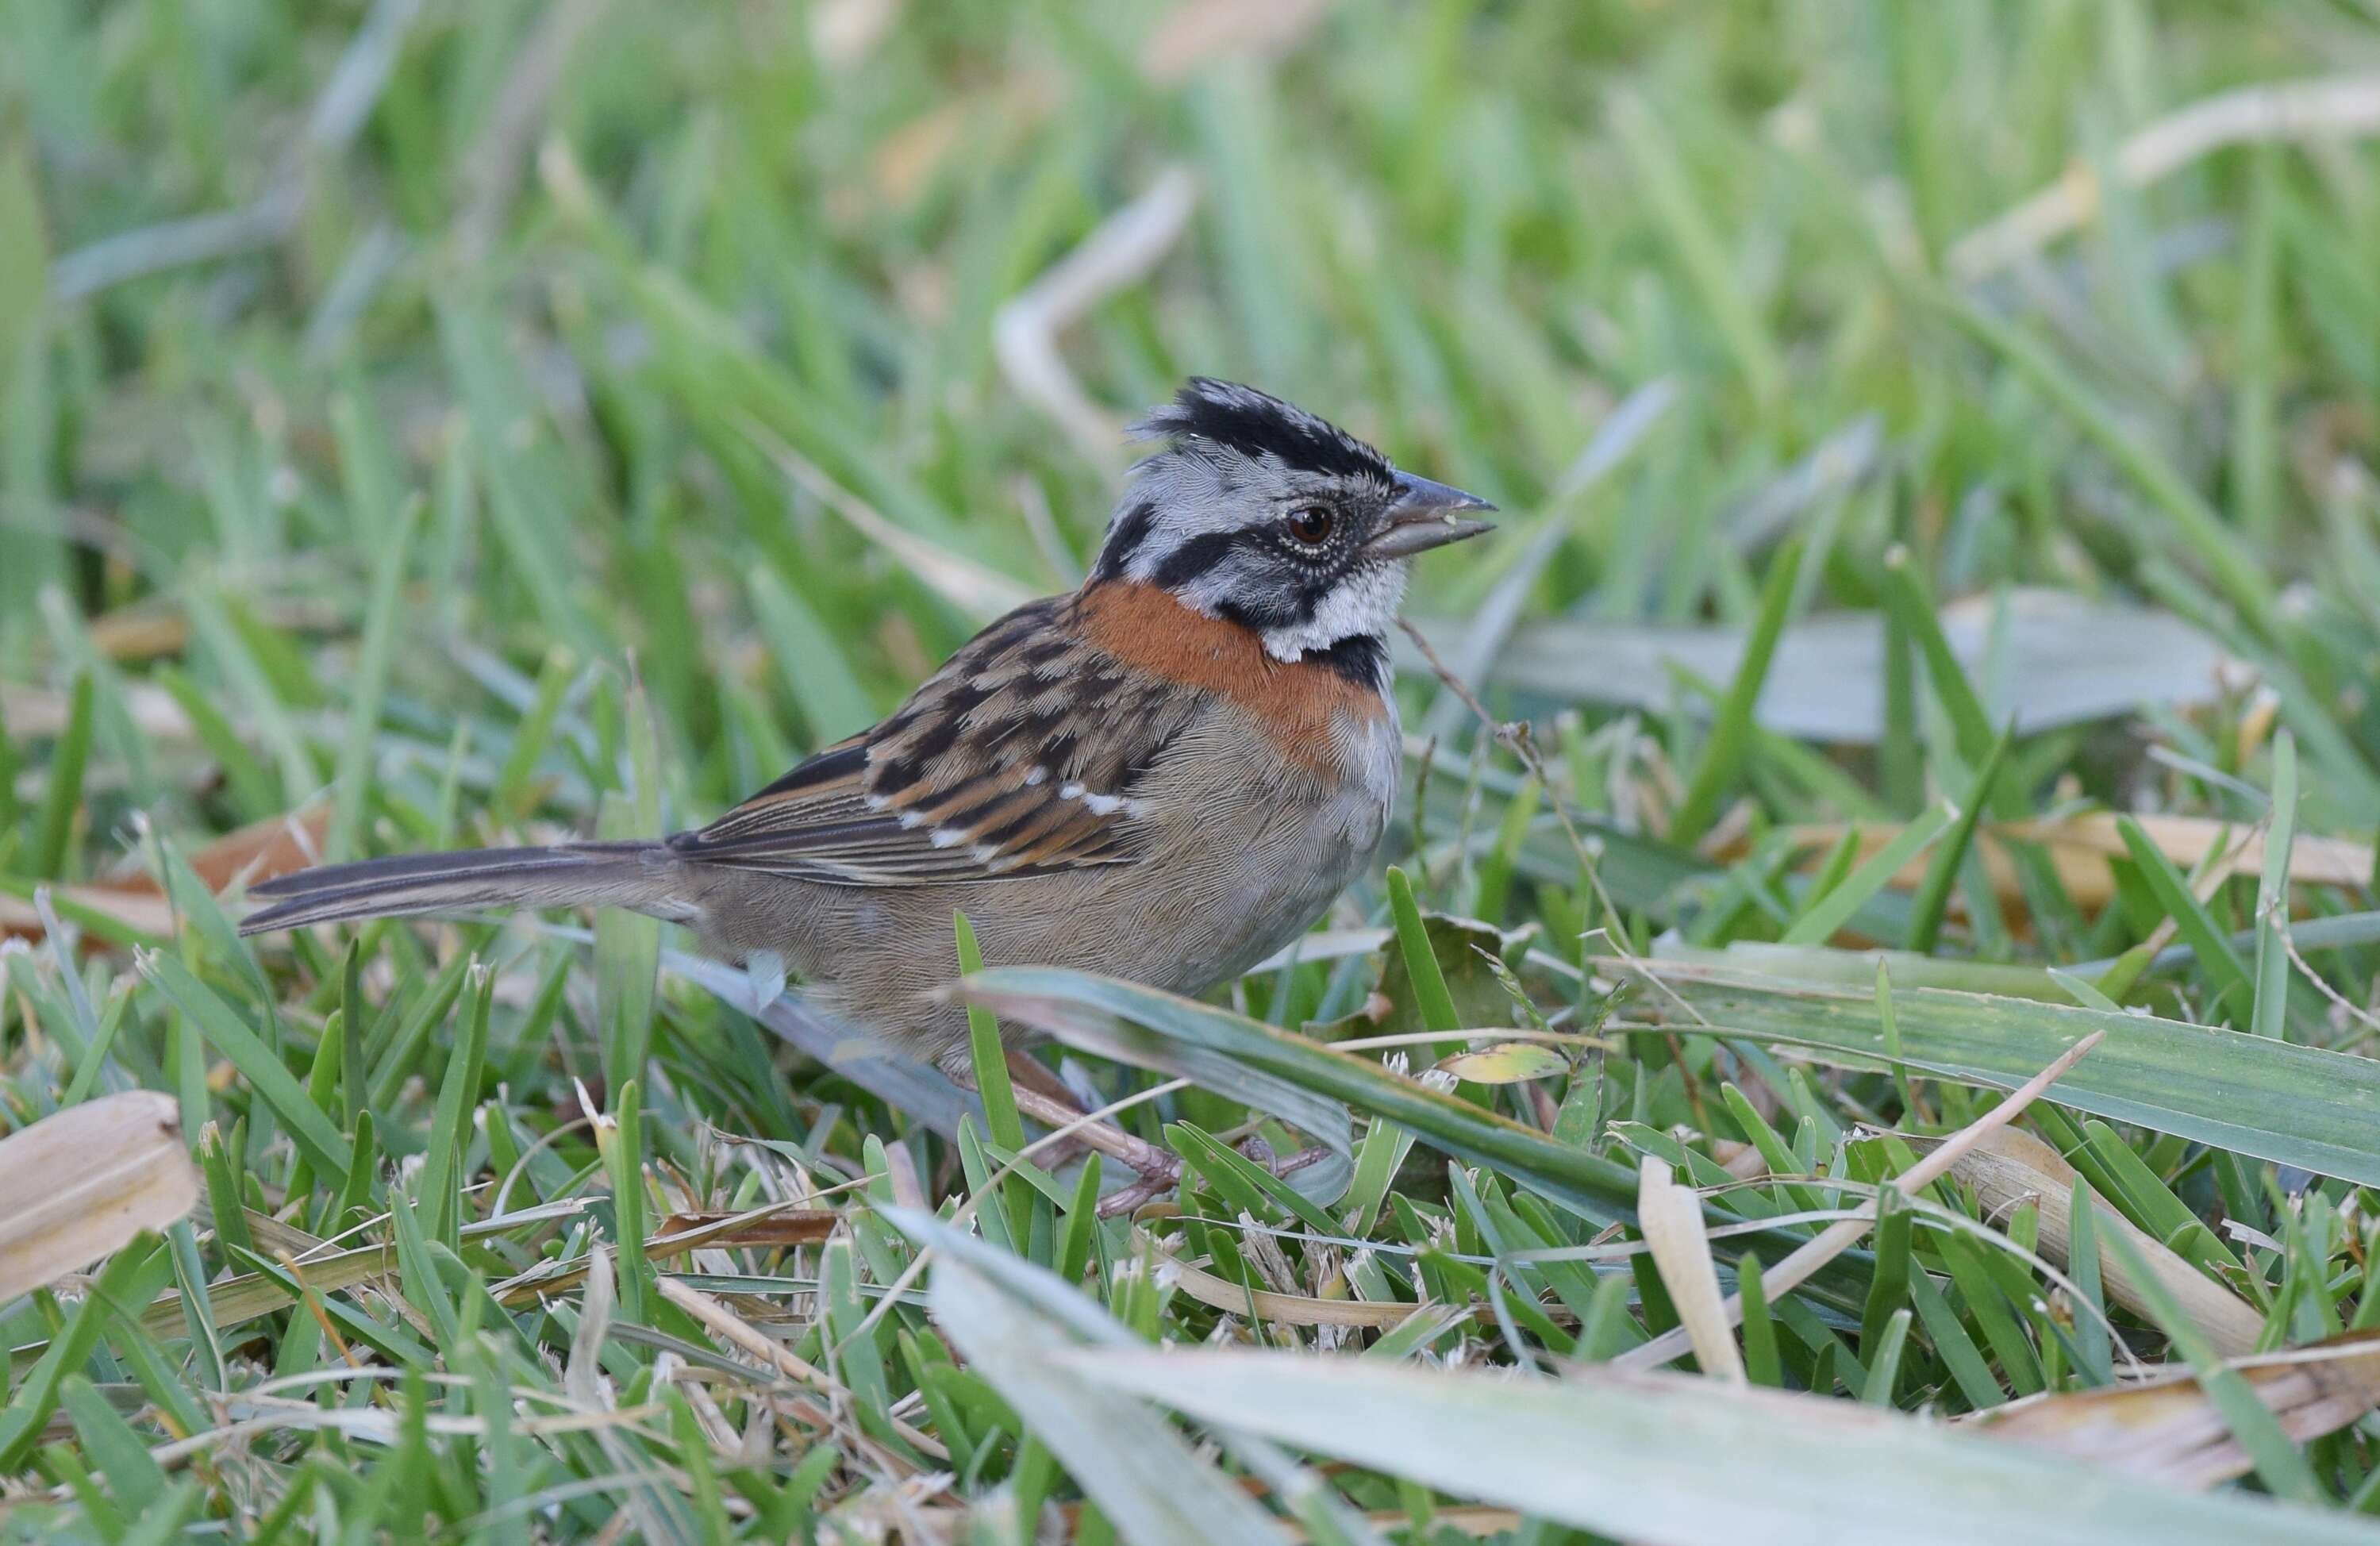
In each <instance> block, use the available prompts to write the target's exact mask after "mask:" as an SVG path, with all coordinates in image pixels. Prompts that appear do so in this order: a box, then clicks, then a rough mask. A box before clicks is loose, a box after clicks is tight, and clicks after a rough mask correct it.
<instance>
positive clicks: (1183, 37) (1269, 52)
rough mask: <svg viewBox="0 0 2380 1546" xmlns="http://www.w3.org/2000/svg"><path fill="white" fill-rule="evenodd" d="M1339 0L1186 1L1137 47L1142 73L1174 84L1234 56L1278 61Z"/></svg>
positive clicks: (1161, 84) (1171, 12) (1153, 78)
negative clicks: (1207, 66) (1201, 69)
mask: <svg viewBox="0 0 2380 1546" xmlns="http://www.w3.org/2000/svg"><path fill="white" fill-rule="evenodd" d="M1335 4H1337V0H1186V3H1185V4H1183V5H1179V6H1174V7H1173V8H1172V10H1170V11H1168V12H1166V13H1165V19H1164V20H1162V21H1160V22H1159V23H1158V25H1157V27H1156V29H1155V30H1152V31H1151V32H1150V33H1149V34H1148V41H1147V43H1145V44H1143V45H1142V46H1141V50H1140V73H1141V74H1143V75H1145V76H1147V78H1148V79H1149V80H1151V81H1152V82H1154V83H1155V84H1157V85H1160V86H1176V85H1180V84H1181V83H1182V82H1183V81H1184V80H1187V79H1190V77H1192V76H1193V75H1195V74H1196V73H1197V72H1198V71H1199V69H1200V68H1202V67H1205V66H1206V65H1208V64H1209V63H1211V62H1213V61H1215V60H1218V59H1223V58H1228V57H1231V56H1233V55H1255V56H1257V57H1260V58H1265V59H1278V58H1280V57H1281V56H1282V55H1286V54H1288V53H1289V52H1290V51H1291V50H1292V49H1293V48H1295V47H1296V46H1297V45H1298V44H1299V43H1302V42H1304V41H1305V37H1306V35H1307V34H1308V33H1310V32H1312V31H1313V30H1314V29H1315V27H1316V26H1317V25H1318V23H1320V21H1321V20H1322V18H1323V17H1324V16H1326V15H1328V14H1329V13H1330V9H1331V7H1332V6H1334V5H1335Z"/></svg>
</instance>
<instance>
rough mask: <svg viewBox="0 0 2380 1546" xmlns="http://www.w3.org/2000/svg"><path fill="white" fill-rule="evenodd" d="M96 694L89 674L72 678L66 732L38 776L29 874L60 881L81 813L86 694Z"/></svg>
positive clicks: (86, 757)
mask: <svg viewBox="0 0 2380 1546" xmlns="http://www.w3.org/2000/svg"><path fill="white" fill-rule="evenodd" d="M94 690H96V689H95V687H94V684H93V682H92V679H91V673H90V672H89V671H78V672H76V673H75V679H74V689H73V691H72V693H71V694H70V695H69V698H68V703H69V707H68V709H67V724H66V729H65V730H64V731H62V732H61V733H60V734H59V736H58V738H57V741H56V742H55V744H54V745H53V746H52V747H51V748H50V765H49V769H48V771H47V772H46V773H44V774H43V778H42V804H41V809H40V810H39V812H38V813H37V814H36V815H35V816H34V818H33V846H32V851H31V853H30V856H29V857H30V859H31V862H32V867H33V873H34V874H35V875H38V876H42V877H43V878H46V879H63V878H65V876H66V873H67V857H68V856H69V855H70V854H71V853H72V852H73V847H74V819H75V812H76V811H77V810H80V809H82V779H83V770H84V768H85V767H86V766H87V765H88V763H89V762H90V760H91V695H92V693H93V691H94Z"/></svg>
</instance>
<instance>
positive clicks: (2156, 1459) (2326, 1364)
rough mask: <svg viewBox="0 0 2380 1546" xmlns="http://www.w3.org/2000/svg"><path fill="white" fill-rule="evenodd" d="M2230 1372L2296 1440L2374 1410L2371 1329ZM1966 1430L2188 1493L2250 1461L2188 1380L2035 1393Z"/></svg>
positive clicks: (2376, 1389)
mask: <svg viewBox="0 0 2380 1546" xmlns="http://www.w3.org/2000/svg"><path fill="white" fill-rule="evenodd" d="M2043 1222H2044V1224H2045V1226H2046V1223H2047V1217H2046V1210H2045V1213H2044V1220H2043ZM2045 1233H2046V1227H2045ZM2232 1367H2233V1368H2235V1369H2239V1370H2240V1374H2241V1375H2243V1376H2244V1377H2245V1378H2246V1379H2247V1382H2248V1383H2249V1385H2250V1387H2251V1388H2253V1390H2254V1391H2255V1393H2256V1396H2257V1399H2258V1400H2260V1401H2262V1402H2264V1404H2265V1406H2269V1407H2270V1408H2272V1411H2273V1415H2274V1416H2275V1417H2276V1418H2278V1419H2279V1420H2280V1424H2281V1428H2282V1430H2284V1431H2285V1432H2287V1433H2288V1434H2289V1437H2290V1438H2291V1439H2293V1440H2295V1441H2297V1442H2298V1443H2308V1442H2309V1441H2312V1440H2314V1439H2318V1438H2321V1437H2322V1436H2323V1435H2324V1434H2325V1433H2335V1432H2337V1431H2338V1430H2340V1429H2342V1428H2345V1427H2346V1426H2347V1425H2348V1424H2350V1423H2351V1422H2354V1421H2356V1420H2357V1419H2358V1418H2362V1416H2363V1415H2364V1414H2365V1413H2366V1412H2369V1411H2371V1410H2372V1409H2373V1408H2374V1406H2380V1332H2349V1333H2346V1334H2345V1335H2343V1336H2336V1337H2331V1338H2329V1339H2327V1340H2325V1341H2323V1342H2318V1343H2315V1344H2314V1345H2312V1346H2308V1347H2300V1348H2294V1349H2292V1350H2290V1351H2289V1352H2284V1353H2269V1354H2266V1355H2265V1356H2263V1357H2254V1358H2244V1359H2240V1360H2239V1361H2238V1362H2236V1363H2234V1364H2233V1366H2232ZM1975 1426H1976V1427H1977V1429H1978V1430H1980V1431H1982V1432H1985V1433H1988V1434H1991V1435H1992V1436H1993V1437H1995V1438H1999V1439H2007V1440H2010V1441H2012V1442H2014V1443H2022V1444H2030V1445H2032V1446H2034V1447H2035V1448H2038V1449H2045V1450H2049V1451H2051V1452H2053V1453H2055V1454H2058V1455H2064V1456H2066V1457H2067V1458H2069V1459H2074V1460H2088V1461H2091V1462H2093V1463H2094V1464H2096V1465H2101V1466H2107V1467H2111V1468H2112V1469H2115V1470H2119V1471H2124V1472H2128V1473H2130V1474H2131V1475H2133V1476H2137V1477H2141V1478H2143V1479H2147V1480H2151V1481H2156V1482H2161V1483H2163V1484H2165V1485H2167V1486H2168V1487H2177V1488H2187V1489H2190V1490H2192V1491H2204V1490H2205V1489H2207V1488H2210V1487H2214V1486H2216V1485H2217V1484H2219V1483H2222V1482H2226V1481H2228V1480H2230V1479H2232V1478H2234V1477H2239V1476H2245V1475H2246V1474H2247V1473H2248V1471H2249V1470H2250V1469H2251V1468H2252V1467H2253V1461H2251V1460H2250V1458H2249V1456H2248V1452H2247V1451H2246V1450H2244V1449H2242V1448H2241V1447H2240V1443H2239V1441H2237V1440H2236V1439H2234V1438H2233V1437H2232V1436H2231V1426H2230V1424H2229V1423H2228V1422H2227V1421H2225V1420H2224V1417H2223V1414H2222V1413H2221V1412H2220V1411H2218V1410H2216V1406H2215V1403H2214V1402H2212V1401H2210V1400H2209V1399H2207V1396H2206V1393H2205V1391H2204V1389H2202V1388H2201V1386H2200V1384H2199V1382H2198V1381H2197V1380H2196V1379H2194V1378H2181V1379H2175V1380H2167V1381H2160V1382H2156V1383H2155V1384H2148V1385H2134V1386H2130V1387H2125V1388H2119V1389H2114V1390H2098V1391H2084V1392H2080V1393H2077V1394H2072V1395H2052V1396H2042V1397H2036V1398H2034V1400H2031V1401H2027V1402H2020V1403H2018V1404H2016V1405H2013V1406H2004V1407H2001V1408H1999V1409H1998V1410H1996V1411H1994V1412H1991V1413H1989V1414H1987V1415H1986V1416H1985V1417H1983V1418H1980V1419H1979V1420H1978V1421H1977V1423H1976V1425H1975Z"/></svg>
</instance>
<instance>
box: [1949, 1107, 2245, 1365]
mask: <svg viewBox="0 0 2380 1546" xmlns="http://www.w3.org/2000/svg"><path fill="white" fill-rule="evenodd" d="M1950 1174H1951V1175H1955V1176H1957V1177H1958V1178H1959V1179H1960V1180H1961V1181H1964V1182H1965V1183H1967V1185H1969V1186H1971V1187H1973V1188H1974V1189H1975V1196H1976V1197H1977V1199H1979V1200H1981V1202H1982V1203H1983V1206H1984V1215H1985V1217H1986V1218H1989V1217H1992V1216H1994V1215H1998V1214H2005V1213H2007V1212H2008V1211H2011V1210H2013V1209H2014V1208H2015V1207H2016V1206H2017V1205H2018V1204H2019V1203H2022V1202H2027V1201H2030V1202H2034V1203H2037V1204H2038V1205H2039V1206H2040V1210H2041V1214H2040V1217H2041V1238H2040V1250H2041V1254H2042V1255H2043V1256H2045V1257H2046V1258H2048V1259H2049V1260H2051V1261H2052V1262H2055V1263H2056V1264H2057V1265H2058V1266H2060V1267H2064V1266H2065V1265H2066V1264H2067V1249H2068V1246H2069V1243H2070V1240H2071V1239H2072V1229H2073V1206H2072V1205H2073V1196H2074V1191H2073V1188H2074V1167H2073V1166H2071V1165H2070V1164H2068V1163H2066V1161H2065V1159H2064V1157H2063V1156H2061V1155H2060V1154H2059V1153H2058V1150H2055V1149H2052V1148H2051V1147H2050V1146H2049V1145H2047V1144H2046V1143H2044V1142H2042V1141H2041V1139H2039V1138H2035V1137H2034V1136H2033V1135H2032V1134H2031V1133H2026V1132H2020V1131H2018V1130H2017V1129H2016V1128H2014V1127H2006V1128H2002V1129H2001V1130H2000V1131H1998V1132H1997V1133H1994V1134H1992V1135H1991V1136H1990V1137H1988V1138H1985V1139H1984V1140H1983V1142H1981V1143H1979V1144H1977V1145H1976V1146H1975V1148H1974V1149H1973V1150H1972V1151H1971V1152H1969V1153H1968V1154H1966V1155H1965V1156H1963V1157H1961V1159H1960V1160H1959V1161H1958V1162H1957V1163H1954V1164H1953V1165H1951V1167H1950ZM2093 1227H2094V1228H2095V1230H2097V1231H2098V1232H2099V1238H2100V1239H2101V1240H2102V1242H2104V1241H2105V1239H2106V1237H2107V1235H2108V1234H2109V1233H2111V1232H2113V1233H2120V1234H2121V1235H2122V1236H2124V1238H2125V1239H2127V1240H2129V1241H2131V1246H2132V1248H2133V1250H2135V1251H2137V1252H2138V1253H2139V1254H2140V1257H2141V1260H2143V1261H2144V1262H2146V1263H2147V1264H2148V1267H2149V1270H2150V1271H2151V1272H2155V1274H2156V1277H2157V1280H2158V1281H2159V1282H2160V1283H2162V1284H2165V1286H2166V1290H2167V1291H2168V1293H2170V1294H2171V1295H2172V1296H2174V1297H2175V1298H2176V1299H2177V1300H2179V1301H2180V1304H2181V1307H2182V1309H2184V1310H2185V1311H2187V1312H2188V1313H2189V1316H2190V1318H2191V1319H2192V1321H2196V1322H2197V1323H2198V1326H2199V1328H2200V1329H2201V1330H2202V1331H2204V1333H2206V1336H2207V1339H2208V1340H2209V1341H2211V1342H2213V1343H2214V1344H2215V1346H2216V1351H2218V1352H2220V1353H2222V1354H2223V1355H2224V1356H2225V1357H2238V1356H2239V1355H2240V1354H2243V1353H2247V1352H2251V1351H2253V1349H2254V1348H2255V1345H2256V1340H2257V1338H2258V1336H2259V1335H2260V1334H2261V1333H2263V1331H2264V1326H2265V1318H2264V1317H2263V1316H2261V1315H2259V1314H2257V1313H2256V1311H2255V1310H2254V1309H2253V1308H2252V1307H2251V1306H2250V1305H2249V1304H2248V1302H2247V1301H2246V1300H2244V1299H2242V1298H2240V1296H2238V1295H2236V1294H2233V1293H2232V1292H2231V1291H2230V1290H2229V1289H2228V1288H2226V1287H2224V1286H2223V1285H2222V1284H2219V1283H2216V1281H2215V1280H2214V1279H2212V1278H2210V1277H2208V1276H2207V1275H2206V1274H2205V1273H2204V1272H2200V1271H2199V1270H2198V1269H2197V1268H2195V1267H2193V1266H2192V1265H2191V1264H2190V1263H2189V1262H2187V1261H2185V1260H2182V1259H2181V1258H2180V1256H2179V1255H2177V1254H2175V1253H2174V1252H2173V1251H2171V1250H2169V1249H2168V1248H2166V1247H2165V1246H2164V1245H2163V1244H2162V1243H2160V1242H2159V1241H2157V1240H2156V1239H2155V1238H2153V1237H2152V1236H2149V1235H2147V1234H2145V1233H2143V1231H2141V1230H2140V1229H2137V1228H2135V1227H2134V1226H2133V1225H2132V1223H2131V1221H2129V1220H2127V1219H2126V1218H2125V1217H2124V1216H2123V1215H2122V1214H2120V1213H2119V1212H2117V1211H2115V1210H2114V1209H2113V1208H2110V1207H2108V1206H2107V1204H2106V1203H2105V1202H2101V1203H2100V1204H2099V1205H2098V1209H2097V1211H2096V1213H2095V1216H2094V1218H2093ZM2099 1278H2100V1281H2101V1282H2102V1283H2103V1284H2106V1286H2107V1296H2108V1297H2110V1298H2112V1299H2114V1300H2115V1301H2116V1302H2117V1303H2118V1304H2119V1305H2122V1306H2123V1307H2124V1308H2125V1309H2130V1310H2132V1311H2134V1312H2135V1313H2138V1314H2142V1315H2146V1314H2147V1313H2148V1305H2147V1303H2146V1301H2145V1300H2144V1299H2143V1297H2142V1295H2141V1291H2140V1286H2139V1284H2136V1283H2135V1282H2134V1281H2133V1280H2132V1277H2131V1272H2130V1270H2129V1269H2128V1268H2127V1267H2126V1266H2125V1264H2124V1262H2123V1260H2121V1259H2120V1258H2119V1257H2118V1256H2116V1255H2115V1254H2114V1253H2113V1252H2111V1251H2109V1250H2108V1249H2107V1246H2106V1245H2105V1244H2104V1243H2103V1244H2102V1245H2101V1246H2100V1248H2099Z"/></svg>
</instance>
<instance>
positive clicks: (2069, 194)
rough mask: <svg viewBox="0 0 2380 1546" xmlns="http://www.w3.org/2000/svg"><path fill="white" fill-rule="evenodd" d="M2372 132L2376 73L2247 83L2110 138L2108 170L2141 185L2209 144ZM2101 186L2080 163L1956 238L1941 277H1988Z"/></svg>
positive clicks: (2081, 217)
mask: <svg viewBox="0 0 2380 1546" xmlns="http://www.w3.org/2000/svg"><path fill="white" fill-rule="evenodd" d="M2374 132H2380V75H2351V76H2343V77H2340V78H2339V79H2334V80H2289V81H2277V82H2273V83H2269V84H2263V85H2255V86H2246V87H2242V88H2240V90H2238V91H2225V92H2223V93H2222V94H2221V95H2219V96H2212V97H2208V98H2206V99H2205V100H2204V101H2201V102H2194V103H2191V104H2190V105H2189V106H2187V107H2185V108H2183V109H2181V110H2180V112H2178V113H2171V114H2168V115H2167V116H2165V117H2162V118H2159V119H2158V120H2156V122H2155V123H2153V124H2151V125H2149V126H2148V127H2147V128H2143V129H2142V130H2141V131H2140V132H2139V133H2138V134H2135V135H2133V136H2131V138H2130V139H2128V140H2125V141H2124V142H2123V143H2122V144H2121V145H2119V146H2117V147H2116V153H2115V155H2114V156H2113V157H2112V163H2113V166H2114V170H2115V174H2116V177H2117V178H2118V179H2119V181H2121V182H2122V183H2124V184H2125V185H2126V186H2128V187H2131V188H2140V187H2143V186H2145V185H2147V184H2149V183H2153V182H2155V181H2156V180H2157V179H2158V178H2160V177H2166V176H2168V175H2169V174H2171V173H2174V172H2178V171H2180V169H2181V168H2182V167H2184V166H2187V165H2189V164H2191V163H2192V162H2193V161H2195V160H2197V159H2198V158H2199V157H2200V156H2203V155H2204V154H2206V153H2207V152H2210V151H2217V150H2221V149H2222V148H2223V147H2224V146H2226V145H2238V144H2244V143H2250V142H2253V141H2258V140H2315V139H2328V138H2333V137H2343V136H2348V135H2357V134H2372V133H2374ZM2106 198H2107V189H2106V187H2105V185H2104V183H2103V181H2102V179H2101V177H2100V176H2099V173H2098V171H2097V170H2096V169H2095V168H2094V167H2092V166H2090V165H2089V164H2085V163H2083V162H2076V163H2075V164H2072V165H2070V166H2069V167H2068V168H2067V169H2066V172H2065V175H2064V176H2062V177H2059V178H2058V180H2057V181H2056V182H2054V183H2052V184H2050V185H2049V186H2048V187H2047V188H2046V189H2042V190H2041V191H2040V192H2038V193H2036V194H2034V196H2033V197H2031V198H2030V199H2027V200H2026V201H2024V202H2022V203H2021V204H2019V205H2017V206H2016V208H2014V209H2012V210H2010V211H2009V212H2008V213H2006V214H2003V215H2001V216H1999V217H1998V219H1996V220H1994V221H1992V222H1991V223H1990V224H1988V225H1982V226H1978V227H1977V228H1976V229H1974V230H1973V231H1970V232H1968V233H1967V234H1966V235H1965V236H1963V237H1960V238H1959V240H1958V242H1957V244H1956V245H1954V246H1953V247H1952V248H1951V249H1950V251H1949V270H1950V276H1951V277H1952V278H1954V279H1956V280H1958V281H1959V282H1960V283H1961V284H1962V285H1972V284H1973V283H1975V282H1976V281H1977V280H1979V279H1988V278H1989V277H1991V276H1992V275H1993V274H1998V272H1999V271H2000V270H2002V269H2004V268H2007V267H2008V266H2009V265H2010V264H2011V263H2015V262H2019V261H2021V260H2022V259H2023V258H2025V257H2027V256H2029V255H2031V254H2032V253H2034V252H2038V251H2039V250H2041V249H2042V248H2044V247H2046V246H2047V245H2048V244H2049V243H2050V242H2053V241H2055V240H2057V239H2058V237H2061V236H2064V235H2065V234H2066V233H2067V232H2069V231H2071V230H2073V229H2075V228H2076V227H2078V226H2080V225H2083V224H2084V223H2085V222H2086V221H2088V220H2090V219H2091V217H2092V216H2094V215H2095V214H2096V213H2098V212H2099V209H2100V207H2101V205H2102V204H2103V203H2104V202H2105V201H2106Z"/></svg>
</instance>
